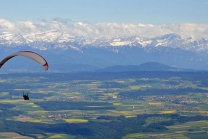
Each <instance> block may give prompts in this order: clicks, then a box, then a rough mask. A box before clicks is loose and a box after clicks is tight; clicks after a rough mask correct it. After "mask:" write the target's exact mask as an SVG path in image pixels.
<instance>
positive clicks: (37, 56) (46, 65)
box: [0, 51, 48, 70]
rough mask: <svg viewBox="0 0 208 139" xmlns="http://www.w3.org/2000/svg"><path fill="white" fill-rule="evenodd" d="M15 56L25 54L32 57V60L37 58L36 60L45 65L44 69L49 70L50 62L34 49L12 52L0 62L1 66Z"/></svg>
mask: <svg viewBox="0 0 208 139" xmlns="http://www.w3.org/2000/svg"><path fill="white" fill-rule="evenodd" d="M15 56H24V57H27V58H30V59H32V60H35V61H36V62H38V63H39V64H40V65H42V66H43V68H44V70H48V62H47V61H46V60H45V59H44V58H43V57H42V56H41V55H39V54H37V53H35V52H32V51H20V52H17V53H14V54H11V55H9V56H7V57H6V58H4V59H3V60H2V61H1V62H0V68H1V67H2V66H3V65H4V64H5V63H6V62H7V61H8V60H10V59H11V58H13V57H15Z"/></svg>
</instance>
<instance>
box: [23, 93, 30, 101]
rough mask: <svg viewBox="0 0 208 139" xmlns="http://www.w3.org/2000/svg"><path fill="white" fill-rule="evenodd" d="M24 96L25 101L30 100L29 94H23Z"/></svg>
mask: <svg viewBox="0 0 208 139" xmlns="http://www.w3.org/2000/svg"><path fill="white" fill-rule="evenodd" d="M22 96H23V98H24V100H29V96H28V93H27V95H26V94H24V92H23V94H22Z"/></svg>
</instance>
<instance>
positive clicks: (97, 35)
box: [0, 19, 208, 72]
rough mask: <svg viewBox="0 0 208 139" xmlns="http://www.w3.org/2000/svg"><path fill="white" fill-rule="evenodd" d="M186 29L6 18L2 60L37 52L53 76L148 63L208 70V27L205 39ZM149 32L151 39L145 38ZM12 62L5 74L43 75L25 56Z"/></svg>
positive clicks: (0, 37) (0, 30)
mask: <svg viewBox="0 0 208 139" xmlns="http://www.w3.org/2000/svg"><path fill="white" fill-rule="evenodd" d="M184 26H185V25H178V24H175V25H174V24H172V25H162V26H153V25H141V24H139V25H131V24H128V25H124V24H122V25H119V24H113V23H111V24H108V23H100V24H84V23H80V22H79V23H66V22H64V21H57V20H56V21H53V22H49V23H48V22H41V23H32V22H30V21H27V22H9V21H6V20H4V19H0V51H1V55H0V58H1V59H3V58H4V57H5V56H6V55H9V54H11V53H13V52H16V51H20V50H30V51H35V52H37V53H39V54H41V55H42V56H44V57H45V58H46V59H47V60H48V63H49V65H50V71H51V72H67V71H69V72H71V71H93V70H96V69H99V68H105V67H109V66H114V65H123V66H124V65H140V64H142V63H146V62H159V63H162V64H165V65H169V66H171V67H178V68H192V69H200V70H207V69H208V64H207V63H208V56H207V53H208V39H207V38H206V37H207V35H208V33H206V30H207V29H208V26H205V25H203V29H204V31H201V32H204V35H203V33H201V35H199V34H200V33H199V32H200V29H198V30H199V31H196V32H197V33H198V34H197V33H196V32H195V33H194V32H190V31H189V32H190V36H188V34H187V33H184V32H185V31H186V28H185V27H184ZM187 26H189V27H195V25H190V24H188V25H187ZM200 27H201V28H202V25H200ZM200 27H199V28H200ZM174 30H175V31H174ZM192 30H193V29H192ZM195 30H197V27H196V28H195ZM144 32H146V35H143V36H141V34H142V33H144ZM117 33H120V34H119V35H118V34H117ZM201 36H205V37H204V38H203V37H201ZM17 61H18V62H17ZM9 63H10V64H9ZM9 63H8V64H6V65H5V66H4V67H3V68H2V71H4V72H6V71H28V70H29V71H33V70H34V69H35V70H34V71H41V69H36V68H37V65H35V64H34V63H33V62H32V63H31V61H30V60H27V59H24V58H14V60H13V59H12V60H11V61H10V62H9Z"/></svg>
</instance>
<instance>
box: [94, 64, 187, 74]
mask: <svg viewBox="0 0 208 139" xmlns="http://www.w3.org/2000/svg"><path fill="white" fill-rule="evenodd" d="M96 71H98V72H134V71H188V70H186V69H181V68H176V67H171V66H168V65H165V64H162V63H158V62H147V63H142V64H140V65H115V66H110V67H106V68H102V69H98V70H96ZM189 71H190V70H189Z"/></svg>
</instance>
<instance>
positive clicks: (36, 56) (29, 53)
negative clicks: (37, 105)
mask: <svg viewBox="0 0 208 139" xmlns="http://www.w3.org/2000/svg"><path fill="white" fill-rule="evenodd" d="M16 56H24V57H27V58H30V59H32V60H34V61H36V62H38V63H39V64H40V65H42V66H43V68H44V70H48V62H47V61H46V60H45V59H44V58H43V57H42V56H41V55H39V54H37V53H35V52H32V51H20V52H16V53H14V54H11V55H9V56H7V57H5V58H4V59H3V60H2V61H1V62H0V68H1V67H2V66H3V65H4V64H5V63H6V62H7V61H9V60H10V59H11V58H13V57H16ZM22 97H23V99H24V100H29V96H28V93H27V94H24V92H23V94H22Z"/></svg>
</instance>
